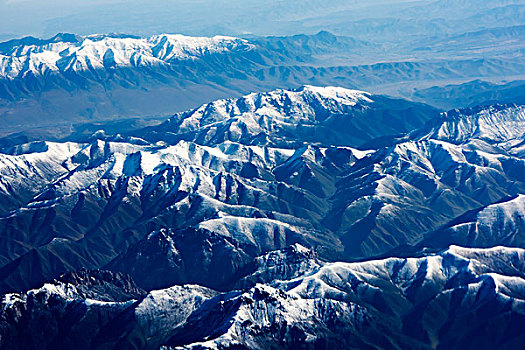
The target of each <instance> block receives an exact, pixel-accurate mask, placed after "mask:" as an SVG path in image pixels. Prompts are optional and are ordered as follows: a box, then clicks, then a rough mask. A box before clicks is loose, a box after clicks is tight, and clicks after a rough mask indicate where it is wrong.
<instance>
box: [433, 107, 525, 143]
mask: <svg viewBox="0 0 525 350" xmlns="http://www.w3.org/2000/svg"><path fill="white" fill-rule="evenodd" d="M524 129H525V106H516V105H493V106H487V107H476V108H467V109H455V110H452V111H449V112H447V113H443V114H442V116H441V118H440V119H439V120H437V121H436V122H435V123H434V125H433V127H432V130H431V131H430V133H429V134H427V137H431V138H434V139H438V140H444V141H448V142H453V143H464V142H466V141H471V140H472V139H479V140H483V141H487V142H489V143H496V142H506V141H511V140H513V139H517V138H522V137H523V135H524V133H523V130H524Z"/></svg>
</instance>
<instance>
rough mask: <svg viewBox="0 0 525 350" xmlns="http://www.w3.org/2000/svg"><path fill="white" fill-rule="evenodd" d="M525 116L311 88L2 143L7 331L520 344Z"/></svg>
mask: <svg viewBox="0 0 525 350" xmlns="http://www.w3.org/2000/svg"><path fill="white" fill-rule="evenodd" d="M524 130H525V107H524V106H519V105H492V106H485V107H476V108H470V109H462V110H453V111H449V112H447V113H442V114H440V115H437V114H435V110H434V109H431V108H427V107H425V106H421V105H419V104H414V103H412V102H408V101H403V100H397V99H391V98H387V97H382V96H377V95H373V94H369V93H366V92H363V91H357V90H349V89H344V88H339V87H316V86H303V87H300V88H297V89H290V90H286V89H280V90H274V91H270V92H266V93H254V94H249V95H246V96H244V97H241V98H238V99H223V100H217V101H214V102H210V103H208V104H205V105H202V106H200V107H198V108H195V109H192V110H189V111H187V112H182V113H178V114H175V115H173V116H172V117H171V118H169V119H168V120H166V121H165V122H164V123H162V124H160V125H156V126H150V127H147V128H141V129H137V130H131V131H127V132H123V133H121V134H117V133H115V134H109V133H104V132H103V131H100V132H96V133H94V134H93V135H91V136H90V137H89V138H85V139H82V140H76V141H72V140H63V141H61V142H49V141H40V142H32V143H25V144H19V145H14V146H12V147H8V148H6V149H4V150H3V151H2V153H1V154H0V237H2V239H1V240H0V252H1V254H0V290H1V292H2V293H9V294H5V295H4V297H3V301H2V304H1V313H0V345H1V346H4V347H6V348H10V347H11V346H14V344H21V345H20V348H35V347H37V346H43V345H42V344H46V345H45V346H47V347H50V348H68V347H71V346H76V344H77V343H79V342H81V341H80V340H79V339H82V340H83V342H82V345H81V346H80V347H82V346H84V347H86V348H105V349H108V348H110V349H111V348H123V347H129V348H152V349H153V348H159V347H160V346H165V347H166V348H195V349H197V348H210V349H222V348H232V349H233V348H239V347H240V348H243V347H247V348H253V349H255V348H257V349H259V348H263V349H265V348H268V349H274V348H291V349H293V348H297V347H304V348H308V349H309V348H312V349H314V348H319V347H321V348H323V347H335V348H347V347H350V346H352V344H353V345H354V346H357V347H360V348H367V347H368V348H421V349H430V348H437V347H444V348H450V347H458V348H465V347H467V348H468V346H470V345H472V346H473V347H476V348H494V347H503V348H505V347H507V348H510V347H513V346H516V344H521V342H522V341H523V339H522V338H523V335H522V332H521V327H516V326H515V325H516V324H518V325H519V324H523V322H525V309H524V308H523V296H524V290H525V289H524V288H525V287H524V284H523V283H524V282H523V277H524V273H523V271H524V265H523V264H524V262H523V258H524V252H523V249H525V229H524V228H525V226H524V223H525V217H524V200H523V198H524V194H525V176H524V174H525V152H524V150H525V148H524V145H525V133H524ZM457 245H461V246H463V247H465V248H460V247H458V246H457ZM501 245H505V246H507V247H497V248H494V247H495V246H501ZM511 247H512V248H511ZM485 248H488V249H485ZM392 256H398V258H392ZM81 268H84V269H87V270H80V271H78V270H79V269H81ZM64 273H65V275H62V274H64ZM61 275H62V276H61ZM50 281H51V282H50ZM44 283H45V284H44ZM42 285H43V287H41V286H42ZM40 287H41V288H40ZM27 290H30V291H28V292H23V291H27ZM487 315H490V316H487ZM20 329H29V330H31V332H30V335H29V336H25V333H24V334H22V333H20V332H19V330H20ZM452 329H454V330H455V331H451V330H452ZM456 329H458V330H457V331H456ZM41 334H46V336H45V337H41V336H40V335H41ZM341 334H344V336H341ZM473 338H476V339H475V340H472V339H473ZM469 341H470V342H471V343H468V342H469ZM356 344H357V345H356ZM469 344H470V345H469Z"/></svg>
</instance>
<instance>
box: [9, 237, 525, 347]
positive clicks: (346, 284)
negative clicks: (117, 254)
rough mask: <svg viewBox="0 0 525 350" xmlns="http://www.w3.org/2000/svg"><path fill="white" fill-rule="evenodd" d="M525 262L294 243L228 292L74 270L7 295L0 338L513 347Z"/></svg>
mask: <svg viewBox="0 0 525 350" xmlns="http://www.w3.org/2000/svg"><path fill="white" fill-rule="evenodd" d="M524 259H525V251H524V250H523V249H516V248H505V247H495V248H491V249H466V248H460V247H456V246H453V247H450V248H449V249H447V250H446V251H443V252H441V253H439V254H436V255H429V256H426V257H421V258H405V259H402V258H389V259H384V260H376V261H368V262H359V263H343V262H333V263H326V262H322V261H320V260H318V259H317V258H316V257H315V253H313V252H312V251H310V250H308V249H306V248H304V247H302V246H300V245H293V246H291V247H289V248H286V249H283V250H281V251H276V252H272V253H269V254H267V255H263V256H261V257H258V258H257V259H256V260H255V264H254V270H253V271H252V272H249V273H248V274H247V275H246V278H245V279H244V281H245V287H244V288H243V289H242V290H235V291H230V292H226V293H219V292H216V291H214V290H211V289H207V288H203V287H200V286H196V285H185V286H173V287H170V288H167V289H161V290H154V291H150V292H149V293H146V292H144V291H141V290H140V289H139V288H137V287H136V286H134V285H133V283H132V282H131V283H130V282H127V281H126V279H125V278H124V277H123V276H117V275H114V274H112V273H109V272H100V271H93V272H91V271H80V272H78V273H75V274H69V275H67V276H64V277H61V278H59V279H58V280H55V281H52V282H50V283H47V284H45V285H44V286H43V287H41V288H39V289H34V290H31V291H28V292H26V293H16V294H7V295H4V296H3V299H2V302H1V304H0V325H1V327H0V339H1V341H2V346H4V347H6V348H12V349H18V348H20V349H22V348H25V349H27V348H36V347H53V348H55V349H66V348H68V347H72V346H74V347H75V348H78V349H121V348H140V349H158V348H159V347H161V346H162V348H163V349H238V348H247V349H277V348H279V349H296V348H306V349H317V348H319V347H321V348H327V347H332V348H349V347H354V348H371V349H383V348H393V349H403V348H417V349H435V348H436V347H446V348H451V347H452V348H477V349H490V348H515V347H519V346H520V345H521V344H523V341H524V338H523V337H524V335H523V332H522V329H521V325H522V324H523V322H525V301H524V297H525V280H524V277H525V276H524V268H525V260H524ZM123 281H124V282H123ZM126 297H127V298H128V299H127V301H126Z"/></svg>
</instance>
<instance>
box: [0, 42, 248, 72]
mask: <svg viewBox="0 0 525 350" xmlns="http://www.w3.org/2000/svg"><path fill="white" fill-rule="evenodd" d="M254 47H255V46H254V45H253V44H250V43H249V42H248V41H246V40H242V39H238V38H233V37H225V36H215V37H211V38H206V37H189V36H184V35H175V34H161V35H155V36H152V37H149V38H139V37H133V36H107V35H92V36H85V37H80V36H75V35H71V34H69V35H68V34H62V35H60V34H59V35H57V36H55V37H53V38H51V39H49V40H39V39H29V38H26V40H22V41H11V42H5V43H2V44H0V78H6V79H16V78H24V77H27V76H29V75H32V76H34V77H43V76H46V75H49V74H50V73H51V72H61V73H67V72H77V73H82V72H86V71H92V72H93V71H96V70H97V69H110V68H112V67H151V66H156V65H157V66H162V65H169V64H176V63H177V62H180V61H183V60H195V59H198V58H203V57H205V56H206V55H213V54H224V53H228V52H235V51H239V52H241V51H248V50H251V49H253V48H254Z"/></svg>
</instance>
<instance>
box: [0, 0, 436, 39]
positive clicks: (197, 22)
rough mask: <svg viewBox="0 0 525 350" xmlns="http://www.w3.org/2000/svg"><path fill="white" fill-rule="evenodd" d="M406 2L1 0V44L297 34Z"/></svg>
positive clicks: (381, 0) (385, 0)
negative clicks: (345, 13)
mask: <svg viewBox="0 0 525 350" xmlns="http://www.w3.org/2000/svg"><path fill="white" fill-rule="evenodd" d="M407 1H414V0H366V1H363V0H330V1H326V0H149V1H144V0H127V1H123V0H83V1H75V0H67V1H66V0H51V1H42V0H0V40H1V39H9V38H14V37H21V36H25V35H34V36H40V37H51V36H53V35H54V34H56V33H57V32H74V33H77V34H93V33H106V32H121V33H124V32H125V33H130V34H139V35H149V34H153V33H159V32H172V33H174V32H177V33H182V34H189V35H213V34H230V35H235V34H239V33H241V34H244V33H254V34H261V35H265V34H290V33H293V34H296V32H294V30H295V28H297V33H299V32H304V31H308V30H309V29H308V27H303V28H299V27H294V25H293V24H291V25H288V23H291V22H293V21H295V20H302V19H305V18H309V17H311V16H318V15H323V14H327V15H330V14H333V13H337V11H339V10H349V9H353V8H360V7H363V6H373V5H374V4H378V3H385V2H386V3H404V2H407ZM418 1H429V0H418ZM318 29H319V26H317V27H316V28H315V30H318ZM312 31H314V29H312Z"/></svg>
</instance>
